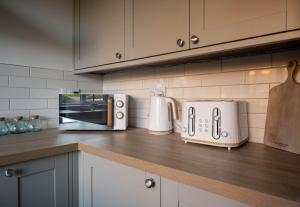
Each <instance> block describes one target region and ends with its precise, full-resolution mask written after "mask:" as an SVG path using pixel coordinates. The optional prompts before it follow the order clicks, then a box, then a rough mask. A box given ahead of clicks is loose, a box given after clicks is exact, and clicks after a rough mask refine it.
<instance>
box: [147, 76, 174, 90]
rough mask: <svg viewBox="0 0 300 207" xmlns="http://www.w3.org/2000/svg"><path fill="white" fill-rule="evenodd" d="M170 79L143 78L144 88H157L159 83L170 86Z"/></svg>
mask: <svg viewBox="0 0 300 207" xmlns="http://www.w3.org/2000/svg"><path fill="white" fill-rule="evenodd" d="M168 81H169V80H168V79H167V78H157V79H147V80H142V87H143V89H151V88H155V87H156V86H158V85H161V86H164V87H166V88H167V87H168V85H169V84H168Z"/></svg>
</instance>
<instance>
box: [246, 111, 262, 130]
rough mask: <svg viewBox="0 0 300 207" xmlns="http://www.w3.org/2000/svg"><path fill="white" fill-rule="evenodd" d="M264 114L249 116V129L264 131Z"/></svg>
mask: <svg viewBox="0 0 300 207" xmlns="http://www.w3.org/2000/svg"><path fill="white" fill-rule="evenodd" d="M266 117H267V116H266V114H249V116H248V119H249V122H248V123H249V127H251V128H260V129H264V128H265V124H266Z"/></svg>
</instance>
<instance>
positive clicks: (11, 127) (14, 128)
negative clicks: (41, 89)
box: [6, 119, 17, 134]
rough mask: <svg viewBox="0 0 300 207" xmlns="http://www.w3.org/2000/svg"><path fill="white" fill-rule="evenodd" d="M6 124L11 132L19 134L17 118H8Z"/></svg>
mask: <svg viewBox="0 0 300 207" xmlns="http://www.w3.org/2000/svg"><path fill="white" fill-rule="evenodd" d="M6 124H7V126H8V130H9V133H10V134H17V122H16V121H15V119H11V120H8V121H7V122H6Z"/></svg>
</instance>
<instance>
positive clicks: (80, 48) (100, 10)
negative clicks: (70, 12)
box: [75, 0, 125, 68]
mask: <svg viewBox="0 0 300 207" xmlns="http://www.w3.org/2000/svg"><path fill="white" fill-rule="evenodd" d="M124 8H125V0H113V1H111V0H76V29H75V31H76V34H75V37H76V40H75V53H76V54H75V65H76V66H75V67H76V68H86V67H92V66H97V65H104V64H109V63H115V62H120V61H123V60H124V55H125V54H124V38H125V35H124Z"/></svg>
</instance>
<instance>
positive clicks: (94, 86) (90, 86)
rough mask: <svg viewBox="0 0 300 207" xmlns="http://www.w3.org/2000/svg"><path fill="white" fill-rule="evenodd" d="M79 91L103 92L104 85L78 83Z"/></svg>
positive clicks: (99, 83) (98, 83)
mask: <svg viewBox="0 0 300 207" xmlns="http://www.w3.org/2000/svg"><path fill="white" fill-rule="evenodd" d="M78 89H80V90H96V89H98V90H99V91H101V90H102V83H101V82H100V81H99V82H93V81H91V82H86V81H84V82H83V81H79V82H78Z"/></svg>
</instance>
